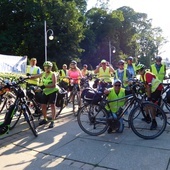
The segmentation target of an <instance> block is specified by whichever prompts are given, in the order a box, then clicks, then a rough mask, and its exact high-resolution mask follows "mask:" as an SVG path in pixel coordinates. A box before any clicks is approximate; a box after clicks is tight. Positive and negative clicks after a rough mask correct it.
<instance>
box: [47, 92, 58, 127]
mask: <svg viewBox="0 0 170 170" xmlns="http://www.w3.org/2000/svg"><path fill="white" fill-rule="evenodd" d="M56 99H57V93H56V92H54V93H52V94H50V95H49V101H48V103H49V104H50V105H51V115H52V120H51V123H50V125H49V128H53V127H54V120H55V118H56V106H55V105H56Z"/></svg>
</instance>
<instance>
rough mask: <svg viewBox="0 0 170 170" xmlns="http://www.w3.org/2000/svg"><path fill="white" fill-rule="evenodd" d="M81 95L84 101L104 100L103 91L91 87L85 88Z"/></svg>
mask: <svg viewBox="0 0 170 170" xmlns="http://www.w3.org/2000/svg"><path fill="white" fill-rule="evenodd" d="M81 97H82V98H83V100H84V101H87V102H90V103H94V104H97V103H98V102H100V101H101V100H102V93H100V92H97V91H93V90H90V89H84V90H83V92H82V95H81Z"/></svg>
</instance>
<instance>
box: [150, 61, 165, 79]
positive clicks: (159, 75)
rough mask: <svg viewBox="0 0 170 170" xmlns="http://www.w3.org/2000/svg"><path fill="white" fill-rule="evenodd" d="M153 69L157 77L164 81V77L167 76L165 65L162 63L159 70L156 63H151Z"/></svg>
mask: <svg viewBox="0 0 170 170" xmlns="http://www.w3.org/2000/svg"><path fill="white" fill-rule="evenodd" d="M151 69H152V73H153V74H155V75H156V77H158V79H159V80H160V81H161V82H163V80H164V77H165V65H164V64H162V66H161V68H160V70H159V72H158V71H157V69H156V66H155V64H152V65H151Z"/></svg>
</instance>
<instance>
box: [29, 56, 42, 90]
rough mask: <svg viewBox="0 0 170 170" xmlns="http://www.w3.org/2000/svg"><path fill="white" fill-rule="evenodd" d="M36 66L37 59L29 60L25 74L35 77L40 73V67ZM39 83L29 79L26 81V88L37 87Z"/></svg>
mask: <svg viewBox="0 0 170 170" xmlns="http://www.w3.org/2000/svg"><path fill="white" fill-rule="evenodd" d="M36 64H37V59H36V58H31V60H30V65H28V66H27V69H26V74H27V75H35V74H40V73H41V69H40V67H38V66H36ZM39 83H40V79H39V78H36V79H30V80H28V81H27V86H28V87H29V86H31V85H36V86H37V85H39Z"/></svg>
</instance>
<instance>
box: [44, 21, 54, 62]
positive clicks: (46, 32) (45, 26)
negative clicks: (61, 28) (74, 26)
mask: <svg viewBox="0 0 170 170" xmlns="http://www.w3.org/2000/svg"><path fill="white" fill-rule="evenodd" d="M49 31H50V32H51V34H50V36H49V40H53V39H54V36H53V35H54V32H53V30H52V29H48V30H47V24H46V21H44V34H45V61H47V34H48V32H49Z"/></svg>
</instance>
